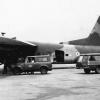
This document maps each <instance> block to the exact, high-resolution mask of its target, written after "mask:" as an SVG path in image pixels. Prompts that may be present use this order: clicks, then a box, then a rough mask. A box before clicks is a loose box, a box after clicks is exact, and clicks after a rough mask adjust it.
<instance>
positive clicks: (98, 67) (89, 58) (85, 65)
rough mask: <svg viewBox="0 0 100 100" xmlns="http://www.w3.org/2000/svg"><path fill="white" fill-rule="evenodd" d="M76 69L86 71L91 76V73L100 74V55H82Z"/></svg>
mask: <svg viewBox="0 0 100 100" xmlns="http://www.w3.org/2000/svg"><path fill="white" fill-rule="evenodd" d="M76 68H77V69H79V68H80V69H84V72H85V73H86V74H89V73H90V72H91V71H95V73H97V74H100V54H99V53H96V54H95V53H92V54H82V55H80V57H79V60H78V61H77V64H76Z"/></svg>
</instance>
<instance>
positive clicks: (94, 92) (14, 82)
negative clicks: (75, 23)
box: [0, 66, 100, 100]
mask: <svg viewBox="0 0 100 100" xmlns="http://www.w3.org/2000/svg"><path fill="white" fill-rule="evenodd" d="M69 67H71V66H69ZM99 93H100V74H95V73H91V74H84V72H83V70H82V69H75V68H68V69H67V68H66V69H53V70H52V71H49V72H48V74H47V75H41V74H40V73H39V72H36V73H35V74H34V75H3V76H0V100H100V94H99Z"/></svg>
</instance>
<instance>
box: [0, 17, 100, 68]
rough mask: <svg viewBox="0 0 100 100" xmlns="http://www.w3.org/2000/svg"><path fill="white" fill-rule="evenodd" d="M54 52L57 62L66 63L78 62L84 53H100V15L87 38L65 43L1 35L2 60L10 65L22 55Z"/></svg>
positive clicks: (0, 56) (0, 54) (0, 51)
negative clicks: (17, 38)
mask: <svg viewBox="0 0 100 100" xmlns="http://www.w3.org/2000/svg"><path fill="white" fill-rule="evenodd" d="M52 53H55V57H56V61H57V62H66V63H76V61H77V58H78V57H79V55H80V54H82V53H100V17H99V18H98V20H97V23H96V24H95V26H94V28H93V30H92V32H91V34H90V35H89V36H88V37H87V38H84V39H79V40H74V41H69V42H67V43H63V44H50V43H39V42H31V41H29V42H22V41H18V40H15V39H9V38H5V37H0V62H1V63H4V64H5V65H6V66H8V67H10V66H9V65H10V64H11V63H16V61H17V59H18V58H20V57H26V56H27V55H28V56H30V55H43V54H45V55H46V54H52ZM4 68H6V67H4Z"/></svg>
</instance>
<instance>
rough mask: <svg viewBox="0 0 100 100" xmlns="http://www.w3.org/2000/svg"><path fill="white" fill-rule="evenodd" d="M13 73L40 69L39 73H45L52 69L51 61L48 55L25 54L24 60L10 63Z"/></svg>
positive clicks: (32, 72)
mask: <svg viewBox="0 0 100 100" xmlns="http://www.w3.org/2000/svg"><path fill="white" fill-rule="evenodd" d="M11 67H12V69H13V73H14V74H21V73H23V72H25V73H31V74H34V72H35V71H40V72H41V74H47V72H48V71H51V70H52V63H51V61H50V56H49V55H41V56H27V57H26V59H25V61H24V62H20V61H19V62H18V63H17V64H13V65H11Z"/></svg>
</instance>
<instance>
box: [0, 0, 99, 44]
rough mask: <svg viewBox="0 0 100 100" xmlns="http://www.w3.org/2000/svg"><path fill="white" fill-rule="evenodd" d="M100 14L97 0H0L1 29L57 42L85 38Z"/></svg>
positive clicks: (22, 37) (44, 40)
mask: <svg viewBox="0 0 100 100" xmlns="http://www.w3.org/2000/svg"><path fill="white" fill-rule="evenodd" d="M99 15H100V0H0V32H6V33H7V34H6V36H7V37H14V36H16V37H17V39H20V40H30V41H39V42H51V43H53V42H54V43H59V42H61V41H69V40H73V39H79V38H84V37H87V36H88V35H89V33H90V32H91V30H92V28H93V26H94V24H95V22H96V20H97V18H98V16H99Z"/></svg>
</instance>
